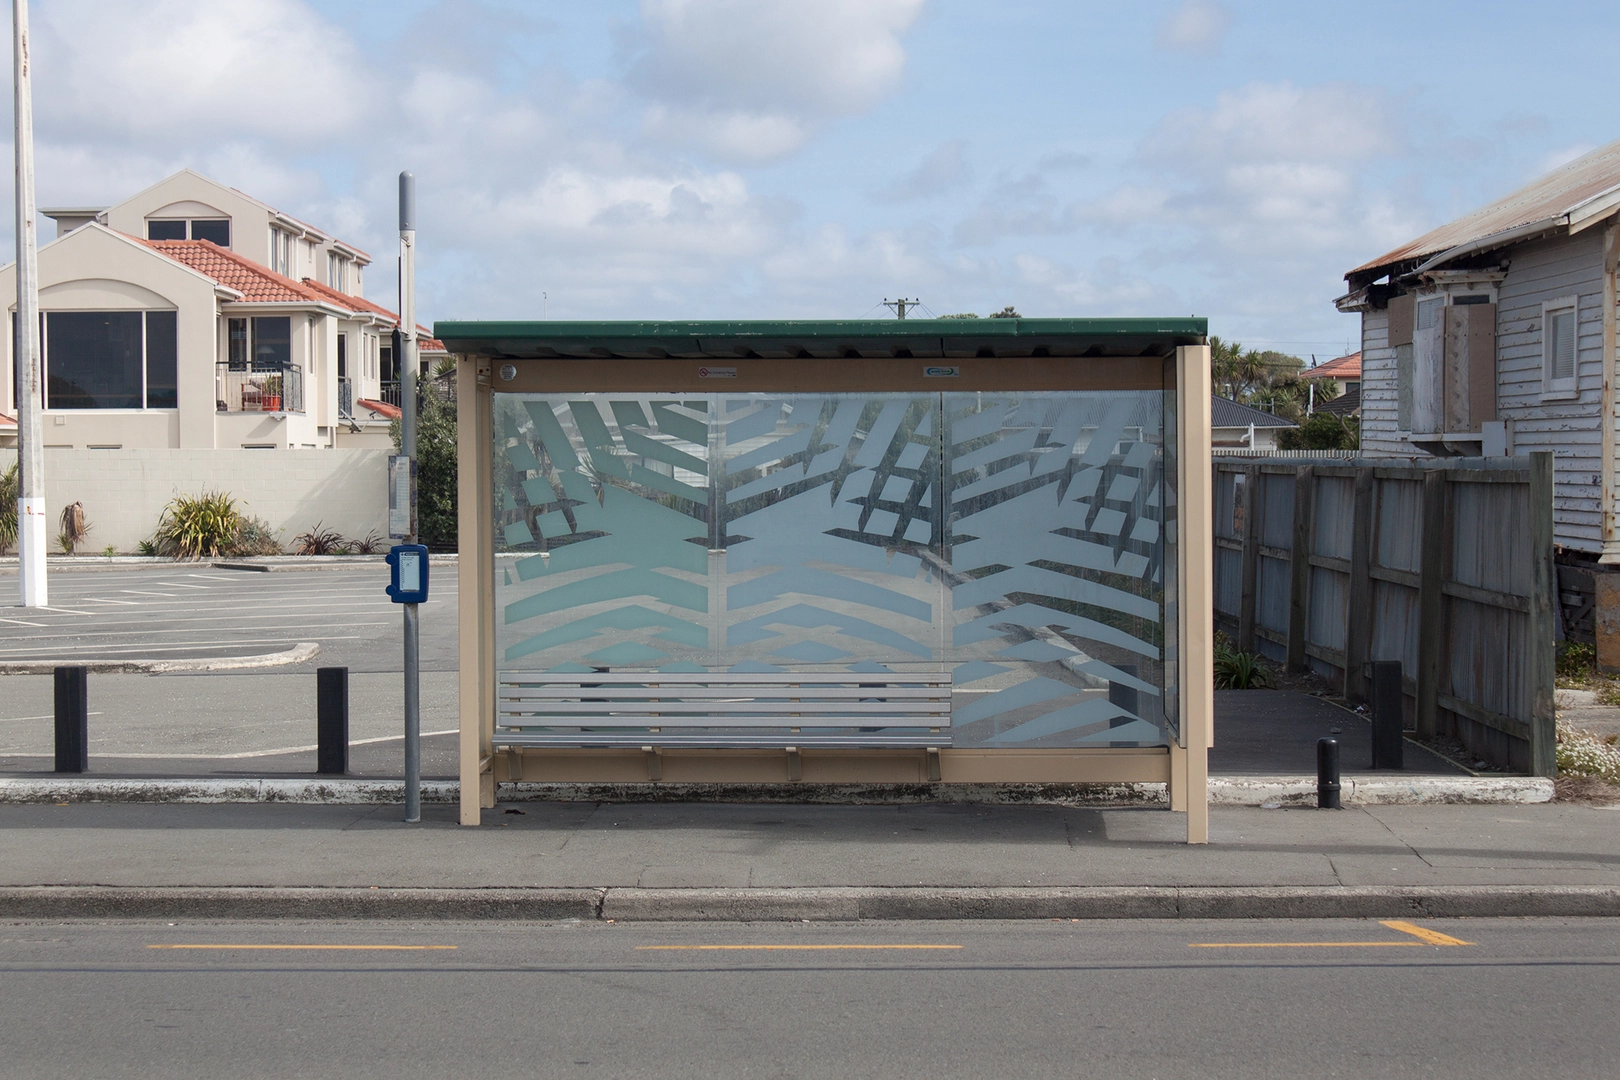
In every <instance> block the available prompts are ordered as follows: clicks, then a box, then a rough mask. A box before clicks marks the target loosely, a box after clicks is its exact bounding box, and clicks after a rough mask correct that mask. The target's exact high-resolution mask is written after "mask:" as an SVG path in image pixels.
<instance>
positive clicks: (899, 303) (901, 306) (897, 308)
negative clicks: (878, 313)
mask: <svg viewBox="0 0 1620 1080" xmlns="http://www.w3.org/2000/svg"><path fill="white" fill-rule="evenodd" d="M920 303H922V301H921V300H918V299H916V298H915V297H913V298H912V299H910V300H907V299H906V298H905V297H903V296H902V297H901V298H900V299H898V300H890V299H889V298H888V297H884V298H883V306H884V307H886V308H889V309H891V310H892V311H893V312H894V313H895V315H896V317H898V318H901V319H904V318H905V317H906V307H907V306H908V305H909V306H911V307H916V306H917V305H918V304H920Z"/></svg>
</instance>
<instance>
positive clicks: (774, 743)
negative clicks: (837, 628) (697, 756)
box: [494, 732, 951, 750]
mask: <svg viewBox="0 0 1620 1080" xmlns="http://www.w3.org/2000/svg"><path fill="white" fill-rule="evenodd" d="M494 745H495V746H522V747H552V748H559V749H561V748H567V749H582V748H583V749H592V748H596V747H608V748H621V747H631V748H640V747H643V746H652V747H656V748H658V749H681V748H683V747H689V748H692V749H697V750H753V749H766V750H770V749H782V748H785V747H789V746H792V747H798V748H800V749H818V748H819V749H834V750H836V749H859V748H863V747H864V748H877V749H895V748H917V747H949V746H950V745H951V737H950V734H949V733H948V732H917V733H915V734H910V733H894V734H878V733H876V732H873V733H870V734H851V735H806V734H802V733H799V732H791V733H790V732H765V733H761V734H759V735H750V736H749V737H747V738H737V737H727V736H701V735H686V736H669V735H663V734H660V733H652V734H648V735H640V736H638V735H619V734H604V735H584V736H580V735H544V734H527V733H526V734H522V735H515V736H506V737H502V736H500V735H497V737H496V738H495V741H494Z"/></svg>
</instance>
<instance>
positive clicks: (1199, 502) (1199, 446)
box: [1171, 345, 1248, 844]
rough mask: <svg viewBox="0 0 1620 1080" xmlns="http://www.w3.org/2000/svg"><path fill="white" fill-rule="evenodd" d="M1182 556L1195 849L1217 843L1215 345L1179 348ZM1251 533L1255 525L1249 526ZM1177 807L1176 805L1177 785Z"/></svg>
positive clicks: (1184, 700) (1184, 748)
mask: <svg viewBox="0 0 1620 1080" xmlns="http://www.w3.org/2000/svg"><path fill="white" fill-rule="evenodd" d="M1176 369H1177V370H1176V394H1177V397H1178V398H1179V400H1178V402H1177V408H1176V423H1177V424H1178V425H1179V427H1180V430H1179V431H1177V432H1176V447H1177V454H1176V470H1177V473H1178V475H1177V477H1176V501H1177V511H1176V513H1177V518H1178V526H1177V536H1178V540H1179V543H1177V545H1176V558H1177V560H1178V561H1179V563H1180V565H1179V567H1178V568H1177V569H1178V571H1179V573H1178V577H1179V579H1180V580H1179V584H1178V592H1179V608H1180V610H1179V612H1178V618H1177V620H1176V621H1177V626H1176V634H1177V645H1178V656H1179V659H1180V667H1181V671H1180V678H1179V679H1178V680H1177V692H1178V693H1179V694H1180V697H1181V701H1180V713H1181V739H1180V741H1181V747H1180V748H1177V747H1172V748H1171V775H1172V778H1174V777H1175V774H1176V772H1177V771H1178V770H1177V769H1176V767H1175V757H1176V751H1177V749H1180V750H1181V752H1182V754H1183V755H1184V767H1183V768H1182V769H1181V770H1179V771H1180V773H1181V777H1182V790H1183V792H1184V796H1183V798H1184V800H1185V806H1186V812H1187V843H1189V844H1207V843H1209V748H1210V747H1211V746H1212V745H1214V738H1215V726H1214V721H1215V593H1214V577H1215V568H1214V546H1215V545H1214V531H1213V528H1212V525H1213V522H1214V498H1213V495H1214V492H1213V488H1214V472H1213V470H1212V469H1211V467H1210V463H1211V458H1212V455H1211V452H1210V435H1209V394H1210V372H1209V346H1207V345H1190V346H1187V345H1184V346H1179V347H1177V349H1176ZM1244 524H1245V527H1246V526H1247V524H1248V523H1247V522H1245V523H1244ZM1171 787H1172V794H1171V799H1172V803H1174V801H1175V794H1174V788H1175V785H1174V784H1172V785H1171Z"/></svg>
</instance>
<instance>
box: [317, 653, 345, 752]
mask: <svg viewBox="0 0 1620 1080" xmlns="http://www.w3.org/2000/svg"><path fill="white" fill-rule="evenodd" d="M315 744H316V749H315V771H316V772H317V773H320V774H322V775H325V776H341V775H343V774H344V773H346V772H348V771H349V669H348V668H346V667H323V668H316V669H315Z"/></svg>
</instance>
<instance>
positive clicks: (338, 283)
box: [326, 252, 347, 292]
mask: <svg viewBox="0 0 1620 1080" xmlns="http://www.w3.org/2000/svg"><path fill="white" fill-rule="evenodd" d="M346 261H347V260H346V259H344V258H343V256H341V255H339V254H337V253H336V252H328V253H327V256H326V283H327V284H328V285H330V286H332V288H334V289H336V290H337V291H338V292H343V291H344V290H343V264H344V263H345V262H346Z"/></svg>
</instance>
